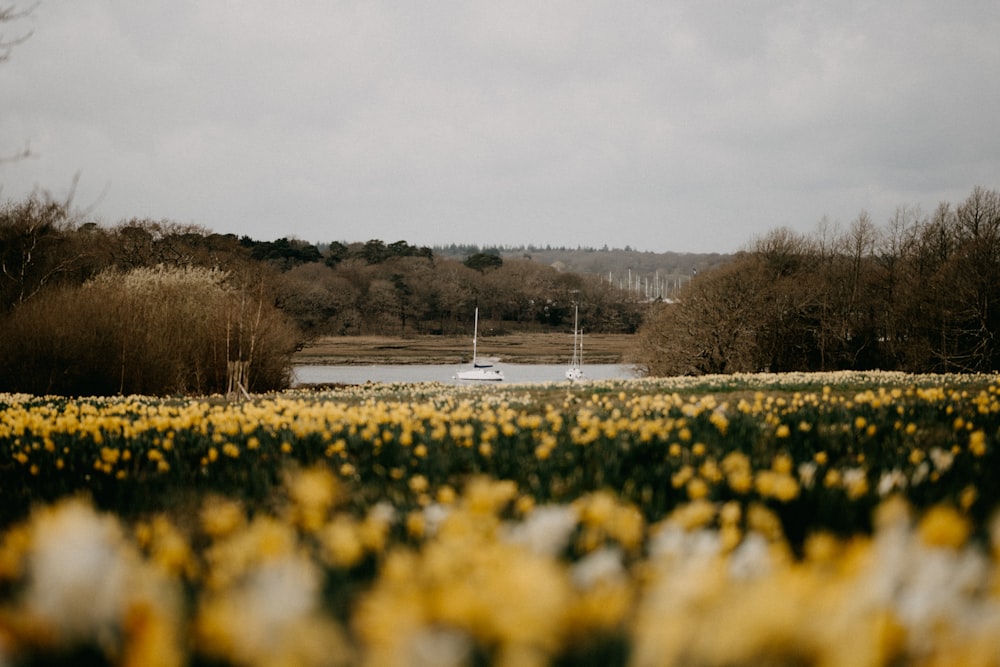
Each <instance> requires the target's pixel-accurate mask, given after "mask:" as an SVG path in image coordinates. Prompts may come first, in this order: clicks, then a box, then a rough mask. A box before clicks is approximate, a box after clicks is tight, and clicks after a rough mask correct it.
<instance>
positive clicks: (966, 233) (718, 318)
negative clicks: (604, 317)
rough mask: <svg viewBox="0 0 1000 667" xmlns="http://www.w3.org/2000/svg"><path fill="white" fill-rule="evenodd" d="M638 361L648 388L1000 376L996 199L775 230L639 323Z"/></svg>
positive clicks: (983, 196) (985, 194)
mask: <svg viewBox="0 0 1000 667" xmlns="http://www.w3.org/2000/svg"><path fill="white" fill-rule="evenodd" d="M638 338H639V346H638V347H639V352H638V361H639V362H640V363H641V364H642V365H644V366H646V367H647V369H648V370H649V371H650V372H651V373H653V374H657V375H676V374H702V373H734V372H753V371H759V370H770V371H813V370H841V369H883V370H904V371H912V372H980V371H996V370H998V369H1000V193H998V192H997V191H996V190H987V189H985V188H982V187H976V188H975V189H973V191H972V192H971V194H970V195H969V196H968V198H967V199H965V201H963V202H961V203H960V204H958V205H957V206H955V205H952V204H949V203H942V204H940V205H939V206H938V207H937V208H936V210H935V211H934V212H933V213H931V214H930V215H924V214H922V213H921V212H920V211H918V210H915V209H912V208H907V207H901V208H899V209H897V211H896V212H895V214H894V215H893V216H892V218H891V219H890V220H888V221H887V222H886V223H885V224H884V225H882V226H877V225H876V224H874V223H873V222H872V220H871V218H870V216H869V215H868V214H867V213H865V212H862V213H861V214H860V215H859V216H858V217H857V218H856V219H855V220H854V221H853V222H852V223H851V224H850V225H849V228H848V229H846V230H837V229H831V228H830V227H829V226H828V225H821V226H820V228H819V229H818V230H817V231H816V232H815V233H814V234H812V235H800V234H796V233H794V232H792V231H790V230H788V229H785V228H782V229H777V230H774V231H772V232H771V233H769V234H768V235H766V236H764V237H763V238H760V239H758V240H756V241H754V242H753V243H751V244H750V246H749V247H748V249H747V250H746V251H744V252H741V253H739V254H738V255H737V256H736V257H735V258H734V259H733V261H732V262H730V263H728V264H726V265H725V266H723V267H721V268H718V269H716V270H713V271H710V272H708V273H702V274H699V275H698V276H697V277H696V278H695V279H694V280H692V281H691V282H690V283H689V284H688V285H687V286H686V287H685V288H684V289H683V290H682V291H681V292H680V294H679V298H678V300H677V301H676V303H670V304H663V305H661V306H659V307H658V308H657V309H656V310H655V311H654V312H652V313H650V315H649V318H648V320H647V322H646V323H645V324H644V326H643V327H642V329H641V331H640V335H639V337H638Z"/></svg>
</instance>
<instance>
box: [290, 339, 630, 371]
mask: <svg viewBox="0 0 1000 667" xmlns="http://www.w3.org/2000/svg"><path fill="white" fill-rule="evenodd" d="M634 341H635V337H634V336H631V335H628V334H587V335H586V336H585V337H584V339H583V360H584V363H589V364H621V363H628V361H629V356H630V354H631V351H632V347H633V345H634ZM478 354H479V356H480V357H483V358H490V359H497V360H499V361H503V362H507V363H511V364H558V363H563V362H569V360H570V358H571V357H572V356H573V336H572V335H571V334H570V335H567V334H560V333H511V334H504V335H502V336H485V337H484V336H480V337H479V342H478ZM471 358H472V338H469V337H465V336H412V337H392V336H323V337H320V338H317V339H315V340H313V341H311V342H310V343H309V344H307V345H306V346H305V347H303V348H302V350H300V351H299V352H296V353H295V356H294V358H293V362H294V363H296V364H458V363H463V362H466V361H469V360H470V359H471Z"/></svg>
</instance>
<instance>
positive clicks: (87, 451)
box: [0, 373, 1000, 667]
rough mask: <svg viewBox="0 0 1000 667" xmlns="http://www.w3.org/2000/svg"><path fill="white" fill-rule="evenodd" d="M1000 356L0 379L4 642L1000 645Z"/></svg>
mask: <svg viewBox="0 0 1000 667" xmlns="http://www.w3.org/2000/svg"><path fill="white" fill-rule="evenodd" d="M998 437H1000V378H998V376H994V375H935V376H931V375H904V374H894V373H839V374H824V375H802V374H795V375H746V376H718V377H707V378H704V377H703V378H684V379H644V380H631V381H615V382H584V383H575V384H568V385H567V384H551V385H548V384H539V385H508V386H501V387H497V386H490V387H455V386H448V385H440V384H413V385H366V386H358V387H341V388H330V389H324V390H316V389H313V390H306V389H299V390H290V391H287V392H284V393H279V394H269V395H261V396H255V397H253V400H248V401H243V402H228V401H226V400H224V399H223V398H222V397H196V398H150V397H142V396H130V397H117V398H63V397H54V396H46V397H38V396H28V395H11V394H0V667H2V666H6V665H58V664H67V665H69V664H74V665H75V664H111V665H135V666H139V665H142V666H150V667H156V666H162V667H173V666H176V665H206V666H208V665H211V666H219V665H248V666H255V665H280V666H303V667H305V666H312V665H361V666H373V667H374V666H383V665H384V666H395V665H407V666H409V665H413V666H423V665H428V666H431V665H433V666H449V665H456V666H458V665H476V666H478V665H505V666H506V665H509V666H511V667H513V666H518V667H521V666H528V667H530V666H532V665H636V666H642V667H646V666H659V665H664V666H668V665H670V666H672V665H696V666H699V665H701V666H715V665H718V666H727V667H728V666H735V665H760V664H769V665H819V666H830V667H833V666H843V667H864V666H876V665H892V666H896V665H927V666H941V665H964V666H973V667H975V666H980V665H981V666H984V667H985V666H988V665H989V666H994V665H1000V514H998V513H997V510H998V509H1000V483H998V481H1000V480H997V474H998V473H1000V449H998Z"/></svg>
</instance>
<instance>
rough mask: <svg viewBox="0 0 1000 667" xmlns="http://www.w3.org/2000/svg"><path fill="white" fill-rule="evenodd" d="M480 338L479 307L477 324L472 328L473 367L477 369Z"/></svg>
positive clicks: (477, 309)
mask: <svg viewBox="0 0 1000 667" xmlns="http://www.w3.org/2000/svg"><path fill="white" fill-rule="evenodd" d="M478 338H479V306H476V323H475V324H474V325H473V326H472V367H473V368H475V367H476V341H477V339H478Z"/></svg>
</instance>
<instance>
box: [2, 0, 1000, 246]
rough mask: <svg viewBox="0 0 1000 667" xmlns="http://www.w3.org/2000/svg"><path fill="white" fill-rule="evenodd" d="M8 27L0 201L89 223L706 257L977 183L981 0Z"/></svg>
mask: <svg viewBox="0 0 1000 667" xmlns="http://www.w3.org/2000/svg"><path fill="white" fill-rule="evenodd" d="M21 4H22V5H24V4H27V0H26V1H25V3H21ZM26 30H32V31H34V32H33V34H32V36H31V37H30V39H29V40H28V41H27V42H25V43H23V44H21V45H20V46H17V47H16V48H15V49H14V50H13V52H12V53H11V56H10V59H9V60H8V61H7V62H5V63H3V64H0V100H2V103H0V105H2V106H0V110H2V111H0V156H4V155H8V156H9V155H10V154H12V153H16V152H17V151H19V150H21V149H23V148H24V147H25V146H28V147H30V151H31V153H32V157H30V158H29V159H26V160H20V161H17V162H13V163H10V162H5V163H3V164H0V187H2V192H0V197H2V198H3V199H12V198H15V199H16V198H20V197H22V196H24V195H26V194H28V193H30V192H31V191H32V190H33V189H34V188H40V189H44V190H47V191H49V192H51V193H52V194H54V195H57V196H65V195H66V194H67V193H68V191H69V189H70V187H71V185H72V183H73V180H74V177H75V176H78V177H79V180H78V186H77V190H76V195H75V203H76V204H77V206H79V207H82V208H88V209H90V210H91V213H90V215H91V219H96V220H98V221H100V222H102V223H103V224H107V225H111V224H115V223H118V222H121V221H122V220H126V219H130V218H151V219H155V220H171V221H174V222H180V223H193V224H197V225H201V226H203V227H206V228H208V229H210V230H212V231H216V232H220V233H230V232H231V233H236V234H240V235H243V234H246V235H249V236H251V237H253V238H256V239H258V240H274V239H278V238H281V237H284V236H290V237H296V238H299V239H303V240H306V241H310V242H329V241H335V240H339V241H367V240H369V239H381V240H383V241H386V242H387V243H391V242H393V241H398V240H405V241H407V242H409V243H411V244H415V245H434V244H447V243H474V244H479V245H495V244H500V245H521V244H535V245H547V244H548V245H554V246H571V247H576V246H578V245H582V246H593V247H601V246H604V245H608V246H609V247H624V246H626V245H628V246H631V247H633V248H636V249H641V250H652V251H656V252H663V251H681V252H730V251H734V250H737V249H739V248H740V247H742V246H744V245H746V244H747V243H748V242H749V241H750V240H751V239H753V238H754V237H755V236H759V235H761V234H764V233H766V232H767V231H769V230H771V229H774V228H776V227H779V226H788V227H791V228H792V229H795V230H798V231H801V232H804V233H810V232H812V231H814V230H816V228H817V225H818V223H819V221H820V220H821V219H822V218H824V216H825V217H826V218H827V219H828V220H829V221H830V222H832V223H840V224H841V225H842V226H847V225H848V224H849V223H850V221H851V220H852V219H854V218H855V217H857V215H858V214H859V212H861V210H862V209H864V210H867V211H868V212H869V213H870V214H871V216H872V218H873V219H874V221H875V222H876V223H879V224H882V223H884V222H885V220H886V219H887V218H888V217H889V216H890V215H891V214H892V213H893V211H894V210H895V209H896V208H897V207H898V206H901V205H908V206H919V207H921V208H922V209H923V210H924V211H925V212H927V213H929V212H931V211H933V209H934V208H935V207H936V205H937V204H938V203H939V202H941V201H948V202H951V203H958V202H960V201H961V200H963V199H965V197H967V196H968V194H969V192H970V191H971V190H972V188H973V187H974V186H976V185H982V186H985V187H987V188H989V189H997V188H1000V114H998V110H1000V39H998V35H1000V3H997V2H996V0H952V1H950V2H940V1H939V0H908V1H905V2H903V1H894V0H881V1H880V0H874V1H871V2H847V1H837V2H819V1H815V2H790V1H789V2H786V1H782V0H774V1H757V0H750V1H740V2H718V1H714V2H713V1H705V0H677V1H664V0H660V1H656V2H631V1H629V0H625V1H623V0H607V1H605V0H593V1H588V0H566V1H546V0H523V1H520V0H519V1H512V2H508V1H503V0H489V1H483V2H479V1H472V0H466V1H458V0H398V1H397V2H375V1H370V2H354V1H350V0H345V1H335V0H297V1H295V2H289V3H275V2H272V1H268V2H264V1H263V0H228V1H226V0H170V1H169V2H167V1H160V0H150V1H143V2H135V1H133V0H41V3H40V4H39V5H38V6H37V8H35V10H34V11H33V13H32V15H31V16H30V18H28V19H26V20H23V21H19V22H17V23H13V24H3V25H0V31H2V32H3V33H4V37H6V38H7V39H8V40H9V39H11V38H14V37H17V36H18V35H19V34H21V33H23V32H25V31H26Z"/></svg>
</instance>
